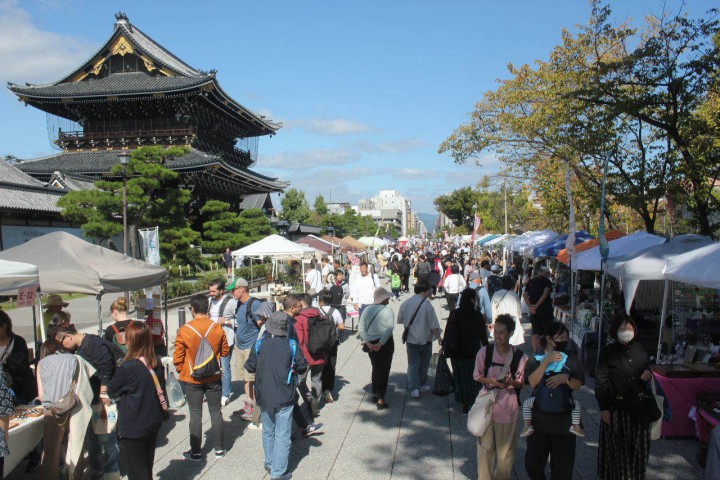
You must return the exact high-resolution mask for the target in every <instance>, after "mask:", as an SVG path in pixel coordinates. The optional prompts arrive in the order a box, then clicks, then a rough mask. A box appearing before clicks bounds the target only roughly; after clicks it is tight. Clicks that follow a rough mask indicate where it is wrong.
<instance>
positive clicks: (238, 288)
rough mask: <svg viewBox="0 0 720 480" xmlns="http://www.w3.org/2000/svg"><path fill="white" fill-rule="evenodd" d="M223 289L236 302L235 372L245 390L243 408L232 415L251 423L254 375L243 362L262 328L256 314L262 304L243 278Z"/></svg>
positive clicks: (253, 400)
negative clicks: (228, 292)
mask: <svg viewBox="0 0 720 480" xmlns="http://www.w3.org/2000/svg"><path fill="white" fill-rule="evenodd" d="M225 289H226V290H229V291H230V292H232V296H233V298H234V299H235V300H236V301H237V306H236V307H235V353H234V356H235V371H236V372H237V378H238V380H242V382H243V384H244V389H245V405H244V406H243V408H241V409H239V410H235V411H234V412H233V415H235V416H236V417H240V418H242V419H243V420H245V421H246V422H251V421H253V409H254V408H255V407H254V406H255V390H254V388H253V387H254V385H255V375H253V374H252V373H250V372H248V371H246V370H245V362H247V359H248V358H250V351H251V350H252V348H253V345H255V340H257V338H258V334H259V333H260V327H261V326H262V325H261V320H260V317H258V314H257V313H258V310H259V309H260V304H261V303H262V302H260V300H258V299H257V298H254V297H251V296H250V289H249V287H248V282H247V280H245V279H244V278H236V279H235V280H234V281H232V282H230V283H229V284H228V286H227V287H225Z"/></svg>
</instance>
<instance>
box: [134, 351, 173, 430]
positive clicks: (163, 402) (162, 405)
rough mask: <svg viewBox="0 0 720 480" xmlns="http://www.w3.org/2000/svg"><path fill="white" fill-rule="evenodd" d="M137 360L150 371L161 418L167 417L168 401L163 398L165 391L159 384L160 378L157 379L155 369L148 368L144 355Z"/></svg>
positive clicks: (165, 418)
mask: <svg viewBox="0 0 720 480" xmlns="http://www.w3.org/2000/svg"><path fill="white" fill-rule="evenodd" d="M139 360H140V361H141V362H142V363H143V365H145V367H146V368H147V369H148V372H150V375H151V376H152V379H153V383H154V384H155V390H156V391H157V397H158V401H159V402H160V408H161V409H162V415H163V420H167V419H168V402H167V399H166V398H165V393H163V390H162V387H161V386H160V380H158V378H157V375H156V374H155V371H154V370H153V369H152V368H150V367H149V366H148V364H147V362H146V361H145V358H144V357H139Z"/></svg>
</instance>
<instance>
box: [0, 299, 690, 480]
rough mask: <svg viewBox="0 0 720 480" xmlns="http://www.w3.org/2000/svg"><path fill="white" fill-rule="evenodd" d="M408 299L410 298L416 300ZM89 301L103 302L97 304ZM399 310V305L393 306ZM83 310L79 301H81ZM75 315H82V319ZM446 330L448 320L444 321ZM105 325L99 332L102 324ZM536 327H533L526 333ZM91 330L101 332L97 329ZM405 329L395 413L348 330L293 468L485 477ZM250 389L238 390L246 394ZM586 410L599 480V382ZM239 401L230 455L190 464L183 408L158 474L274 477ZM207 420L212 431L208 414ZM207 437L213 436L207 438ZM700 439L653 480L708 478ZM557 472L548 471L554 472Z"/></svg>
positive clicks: (300, 473)
mask: <svg viewBox="0 0 720 480" xmlns="http://www.w3.org/2000/svg"><path fill="white" fill-rule="evenodd" d="M403 298H407V295H406V296H404V297H403ZM86 301H87V302H89V303H90V302H94V299H92V298H90V299H88V300H86ZM433 304H434V306H435V308H436V310H437V312H438V314H439V315H440V316H441V318H443V319H444V318H445V317H447V312H446V311H445V310H444V309H443V308H442V306H444V304H445V302H444V300H443V299H438V300H435V301H434V302H433ZM390 305H391V307H392V308H393V309H395V310H396V311H397V308H398V307H399V305H400V304H399V303H391V304H390ZM78 306H79V305H78ZM87 309H88V310H90V305H88V306H87ZM73 319H75V316H74V317H73ZM170 320H171V325H172V326H171V328H170V331H171V332H173V333H174V332H175V331H176V330H177V315H176V314H173V315H171V317H170ZM441 323H442V324H443V326H444V323H445V322H444V320H443V321H442V322H441ZM95 328H96V327H95ZM528 328H529V325H526V330H527V329H528ZM87 330H88V331H89V332H92V331H93V327H91V326H88V329H87ZM401 334H402V327H400V326H398V327H396V329H395V334H394V338H395V347H396V349H395V356H394V358H393V364H392V371H391V374H390V387H389V390H388V395H387V401H388V403H389V405H390V408H389V409H388V410H384V411H381V412H378V411H377V410H376V409H375V405H374V404H372V403H371V402H370V400H369V399H370V394H368V393H367V387H368V386H369V382H370V362H369V359H368V357H367V355H366V354H365V353H363V352H362V350H361V349H360V345H359V341H358V340H357V339H356V338H355V335H354V334H353V335H350V334H346V335H344V337H343V341H342V344H341V346H340V349H339V357H338V368H337V375H338V378H337V391H336V401H335V402H334V403H333V404H329V405H324V406H323V405H322V404H321V408H322V410H321V415H320V417H319V418H318V421H320V422H323V423H324V424H325V427H324V430H323V432H324V433H323V434H322V435H318V436H315V437H312V438H310V439H303V438H300V437H299V434H298V433H297V432H296V435H297V436H298V438H297V439H296V440H295V441H294V443H293V447H292V451H291V457H290V468H291V470H292V471H293V476H294V478H297V479H321V478H326V479H353V478H372V479H374V478H378V479H380V478H382V479H388V478H402V479H450V478H453V479H455V478H457V479H463V478H477V473H476V459H475V453H476V446H475V438H474V437H472V436H471V435H470V434H469V433H468V432H467V430H466V428H465V422H466V419H467V417H465V416H463V415H462V413H461V408H460V406H459V405H458V404H456V403H455V401H454V398H453V396H449V397H446V398H440V397H435V396H433V395H432V394H425V395H423V396H422V397H421V398H420V399H411V398H410V396H409V393H408V392H407V390H406V375H405V371H406V368H407V356H406V353H405V349H404V348H403V345H402V343H401V341H400V336H401ZM241 386H242V385H241V383H240V382H236V383H235V384H234V391H235V392H240V391H241ZM579 398H580V400H581V401H582V405H583V410H584V411H583V421H584V423H585V429H586V432H587V437H585V438H584V439H579V441H578V443H577V455H576V462H575V478H578V479H594V478H596V467H595V462H596V457H597V441H598V430H599V427H598V417H599V415H598V411H597V403H596V402H595V399H594V397H593V392H592V379H588V385H587V386H585V387H584V388H583V390H582V392H581V393H580V395H579ZM240 403H241V402H240V401H239V399H238V397H234V399H233V401H232V402H231V403H230V405H228V406H227V407H225V408H224V409H223V416H224V418H225V443H226V448H227V449H228V453H227V455H226V456H225V458H222V459H215V458H214V456H212V452H211V449H210V446H209V445H205V446H204V448H203V452H204V453H205V454H206V456H205V459H204V460H203V461H201V462H199V463H191V462H187V461H185V460H183V459H182V452H183V451H185V450H187V449H188V448H189V440H188V413H187V408H186V407H184V408H181V409H180V410H179V411H177V412H175V414H174V415H173V416H172V419H171V420H170V421H168V422H167V423H166V424H165V425H164V427H163V430H162V432H161V434H160V439H159V441H158V447H157V451H156V458H155V471H154V475H155V477H156V478H158V479H166V480H171V479H173V480H174V479H191V478H198V479H199V478H202V479H205V480H213V479H218V480H227V479H228V478H229V477H232V478H242V479H268V478H269V476H268V475H267V474H266V473H265V470H264V469H263V459H264V455H263V450H262V442H261V431H260V430H250V429H248V424H247V423H246V422H243V421H241V420H239V419H238V418H236V417H233V416H232V415H231V412H232V411H233V410H236V409H238V408H239V407H240ZM203 421H204V424H205V428H206V431H207V430H208V429H209V417H208V415H207V410H205V413H204V417H203ZM206 441H207V436H206ZM696 452H697V443H696V442H695V441H694V440H693V439H679V440H675V439H674V440H660V441H656V442H653V445H652V454H651V459H650V465H649V469H648V477H647V478H649V479H668V480H669V479H683V480H692V479H700V478H702V470H701V469H700V468H699V466H698V465H697V462H696V460H695V454H696ZM524 455H525V440H523V439H520V440H519V441H518V449H517V456H516V459H515V470H514V476H513V478H517V479H525V478H527V476H526V475H525V471H524V468H523V460H524ZM21 470H24V464H21V465H20V466H19V468H18V469H17V470H16V471H15V472H13V474H12V475H11V478H16V479H22V480H26V479H28V480H29V479H35V478H39V476H36V475H32V474H24V473H21ZM548 476H549V475H548Z"/></svg>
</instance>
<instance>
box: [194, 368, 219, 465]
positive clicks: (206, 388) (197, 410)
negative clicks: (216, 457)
mask: <svg viewBox="0 0 720 480" xmlns="http://www.w3.org/2000/svg"><path fill="white" fill-rule="evenodd" d="M221 394H222V386H221V384H220V382H211V383H187V382H186V383H185V395H186V396H187V403H188V409H189V410H190V450H191V451H192V453H200V450H201V449H202V411H203V397H205V398H206V399H207V406H208V410H209V411H210V433H211V436H212V442H213V447H215V449H216V450H223V448H224V447H223V428H224V425H223V417H222V412H221V411H220V396H221Z"/></svg>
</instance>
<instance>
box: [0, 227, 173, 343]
mask: <svg viewBox="0 0 720 480" xmlns="http://www.w3.org/2000/svg"><path fill="white" fill-rule="evenodd" d="M0 260H8V261H12V262H25V263H31V264H34V265H38V267H39V270H40V290H41V291H42V292H43V293H87V294H90V295H95V297H96V298H97V303H98V328H99V331H100V332H102V317H101V313H102V309H101V308H102V307H101V302H100V299H101V297H102V296H103V295H104V294H106V293H118V292H127V291H131V290H140V289H143V288H149V287H154V286H158V285H162V284H164V283H165V282H166V281H167V277H168V273H167V270H165V269H164V268H162V267H158V266H155V265H150V264H149V263H147V262H144V261H142V260H136V259H134V258H130V257H128V256H126V255H123V254H122V253H118V252H115V251H112V250H109V249H107V248H104V247H101V246H98V245H93V244H92V243H88V242H86V241H85V240H82V239H80V238H78V237H76V236H74V235H70V234H69V233H65V232H53V233H48V234H47V235H43V236H41V237H38V238H35V239H33V240H30V241H29V242H26V243H24V244H22V245H18V246H17V247H13V248H10V249H8V250H4V251H2V252H0ZM165 323H166V324H167V312H166V315H165ZM165 331H166V333H167V325H166V328H165Z"/></svg>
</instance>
